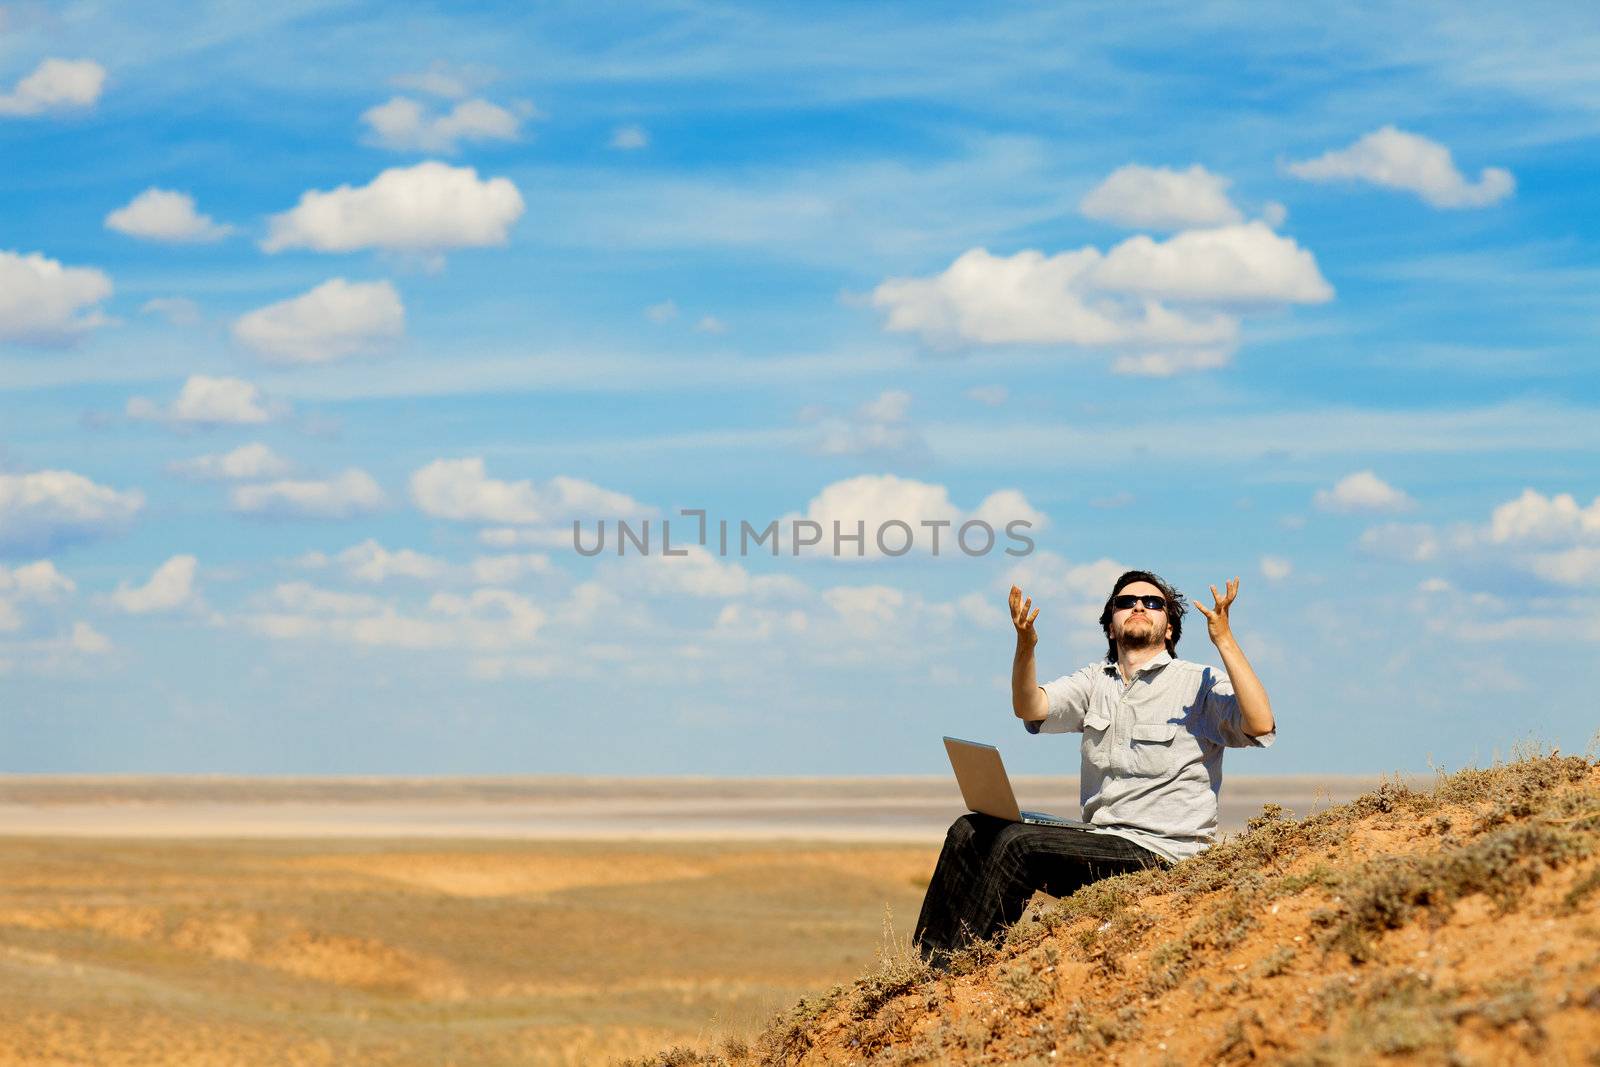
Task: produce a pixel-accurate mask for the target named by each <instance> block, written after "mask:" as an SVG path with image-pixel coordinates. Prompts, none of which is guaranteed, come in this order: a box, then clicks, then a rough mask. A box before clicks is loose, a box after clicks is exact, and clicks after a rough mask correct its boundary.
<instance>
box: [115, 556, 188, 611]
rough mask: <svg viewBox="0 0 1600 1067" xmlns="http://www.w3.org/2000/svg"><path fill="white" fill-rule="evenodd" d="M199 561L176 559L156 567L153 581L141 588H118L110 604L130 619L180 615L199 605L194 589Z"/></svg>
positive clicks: (151, 577) (123, 583) (152, 577)
mask: <svg viewBox="0 0 1600 1067" xmlns="http://www.w3.org/2000/svg"><path fill="white" fill-rule="evenodd" d="M195 567H196V560H195V558H194V557H193V556H173V557H172V558H171V559H169V560H167V561H166V562H165V563H163V564H162V565H161V566H159V567H157V568H156V570H155V573H154V574H152V575H151V576H150V580H149V581H147V582H145V584H144V585H141V586H130V585H128V583H126V582H122V583H120V584H118V586H117V589H116V592H114V593H112V594H111V602H112V603H113V604H115V605H116V606H117V607H118V608H121V609H122V610H123V611H126V612H127V613H129V614H130V615H148V614H152V613H156V612H167V611H177V610H179V609H180V608H186V607H191V606H193V605H195V604H197V603H198V597H197V595H196V592H195V588H194V572H195Z"/></svg>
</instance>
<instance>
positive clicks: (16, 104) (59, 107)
mask: <svg viewBox="0 0 1600 1067" xmlns="http://www.w3.org/2000/svg"><path fill="white" fill-rule="evenodd" d="M105 82H106V69H105V68H104V67H102V66H101V65H100V64H98V63H96V62H95V61H94V60H92V59H53V58H52V59H46V60H45V61H44V62H42V63H40V64H39V65H38V66H37V67H35V68H33V71H32V73H30V74H27V75H25V76H24V77H23V78H22V79H21V80H20V81H18V82H17V84H16V85H15V86H13V87H12V89H11V91H10V92H9V93H5V94H0V115H42V114H44V113H46V112H50V111H67V110H71V109H74V108H86V107H93V106H94V104H95V101H97V100H99V99H100V90H101V89H102V88H104V86H105Z"/></svg>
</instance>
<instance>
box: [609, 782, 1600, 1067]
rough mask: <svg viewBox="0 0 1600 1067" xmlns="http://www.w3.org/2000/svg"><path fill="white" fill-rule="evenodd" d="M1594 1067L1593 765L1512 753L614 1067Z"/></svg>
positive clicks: (1033, 913) (1257, 836) (1239, 840)
mask: <svg viewBox="0 0 1600 1067" xmlns="http://www.w3.org/2000/svg"><path fill="white" fill-rule="evenodd" d="M1090 1055H1092V1056H1093V1057H1094V1059H1095V1061H1096V1062H1104V1063H1127V1064H1137V1063H1151V1064H1173V1065H1178V1064H1192V1063H1222V1064H1239V1063H1247V1062H1252V1061H1265V1062H1274V1063H1286V1064H1295V1065H1304V1067H1334V1065H1352V1067H1354V1065H1365V1064H1369V1063H1374V1062H1410V1063H1437V1064H1450V1065H1456V1064H1463V1065H1464V1064H1496V1065H1498V1064H1519V1063H1526V1064H1534V1063H1540V1064H1543V1063H1554V1064H1600V765H1597V764H1596V763H1595V762H1594V761H1592V760H1588V759H1584V758H1581V757H1562V756H1559V755H1556V754H1550V755H1529V756H1526V757H1524V758H1520V759H1515V760H1513V761H1512V762H1510V763H1507V764H1503V765H1499V766H1495V767H1493V768H1491V769H1488V770H1480V769H1469V770H1464V771H1461V772H1458V773H1456V774H1453V775H1449V776H1440V777H1439V779H1438V781H1437V782H1436V783H1435V784H1434V786H1433V787H1432V788H1429V789H1415V788H1411V787H1408V786H1407V785H1405V784H1402V783H1401V782H1400V781H1398V780H1396V781H1392V782H1386V783H1385V784H1384V785H1383V786H1381V787H1380V788H1379V789H1377V790H1375V791H1373V792H1370V793H1367V794H1365V795H1363V796H1361V797H1359V798H1358V799H1356V800H1354V801H1352V802H1351V803H1348V804H1343V805H1340V806H1338V807H1334V808H1331V809H1329V810H1325V811H1322V812H1319V813H1316V814H1313V815H1311V816H1310V817H1309V818H1305V819H1299V820H1296V819H1292V818H1290V817H1289V813H1287V812H1285V811H1283V810H1282V809H1281V808H1279V807H1278V806H1277V805H1268V806H1267V807H1266V809H1265V810H1264V811H1263V812H1262V814H1261V816H1260V817H1259V818H1257V819H1255V820H1253V821H1252V822H1251V823H1250V825H1249V827H1248V829H1247V830H1246V832H1244V833H1243V834H1241V835H1239V836H1238V837H1236V838H1233V839H1231V840H1228V841H1224V842H1223V843H1221V844H1218V845H1216V846H1214V847H1213V848H1211V849H1210V850H1208V851H1207V852H1205V853H1203V854H1202V855H1200V856H1198V857H1196V858H1194V859H1191V860H1189V861H1187V862H1185V863H1182V864H1178V865H1176V866H1175V867H1173V868H1171V869H1169V870H1162V871H1145V872H1140V873H1137V874H1130V875H1124V876H1121V877H1117V878H1112V879H1107V880H1105V881H1103V882H1099V883H1097V884H1095V885H1092V886H1088V887H1086V888H1084V889H1083V890H1081V891H1079V892H1078V893H1076V894H1074V895H1073V896H1071V897H1069V898H1066V899H1062V900H1053V899H1051V898H1047V897H1044V896H1042V895H1040V896H1036V897H1035V899H1034V901H1033V902H1031V904H1030V907H1029V910H1028V912H1027V914H1025V915H1024V917H1023V919H1022V921H1020V922H1019V923H1017V924H1016V925H1015V926H1014V927H1012V928H1011V929H1010V930H1009V931H1007V933H1006V934H1005V935H1004V937H1003V939H1001V940H999V941H998V942H997V943H979V944H976V945H974V946H972V947H971V948H970V949H969V950H967V951H965V952H963V953H962V954H960V955H958V956H957V957H956V959H955V961H954V963H953V965H952V966H951V967H950V968H949V969H948V970H947V971H934V970H931V969H929V968H928V967H926V966H925V965H924V964H923V963H922V962H921V960H920V959H919V958H918V957H917V956H916V955H915V954H914V953H913V952H911V951H910V949H909V946H907V945H906V944H905V943H904V941H903V940H900V941H896V942H893V943H891V944H890V945H889V946H888V947H887V948H886V949H885V951H883V952H881V953H880V957H879V960H878V964H877V966H876V967H875V968H873V969H872V970H870V971H869V972H868V973H866V974H865V975H863V976H862V977H860V978H858V979H856V980H855V981H854V982H853V983H850V984H848V985H839V986H834V987H833V988H831V989H830V990H829V991H828V992H826V993H823V994H820V995H816V996H812V997H809V998H807V999H804V1000H802V1001H800V1002H799V1003H798V1004H796V1005H795V1006H794V1007H792V1008H791V1009H789V1010H788V1011H787V1012H784V1013H783V1014H781V1015H779V1016H778V1017H777V1018H775V1019H774V1021H773V1022H772V1023H771V1025H770V1026H769V1027H768V1028H767V1029H766V1030H765V1031H764V1032H763V1033H761V1034H760V1035H759V1036H758V1037H756V1038H754V1039H753V1040H744V1039H739V1038H734V1039H731V1040H726V1041H724V1042H722V1043H721V1044H720V1045H718V1046H715V1047H713V1048H709V1049H707V1048H704V1047H701V1048H693V1047H686V1046H678V1047H674V1048H672V1050H671V1051H668V1052H664V1053H660V1054H658V1055H657V1056H655V1057H654V1058H652V1059H648V1060H636V1061H633V1063H632V1067H647V1065H660V1067H691V1065H719V1067H721V1065H745V1064H802V1063H870V1064H897V1065H899V1064H923V1063H940V1064H943V1063H951V1064H966V1063H972V1064H977V1063H996V1064H998V1063H1004V1064H1053V1063H1061V1062H1073V1061H1076V1060H1078V1059H1081V1058H1083V1057H1085V1056H1090Z"/></svg>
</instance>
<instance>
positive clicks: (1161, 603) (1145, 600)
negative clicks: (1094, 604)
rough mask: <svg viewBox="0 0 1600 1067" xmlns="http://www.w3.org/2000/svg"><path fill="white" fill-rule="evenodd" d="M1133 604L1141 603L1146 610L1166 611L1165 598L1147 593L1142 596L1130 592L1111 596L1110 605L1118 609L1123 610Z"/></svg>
mask: <svg viewBox="0 0 1600 1067" xmlns="http://www.w3.org/2000/svg"><path fill="white" fill-rule="evenodd" d="M1135 604H1143V605H1144V607H1145V610H1146V611H1166V610H1167V598H1166V597H1164V596H1156V595H1155V594H1154V593H1147V594H1145V595H1144V596H1134V595H1133V594H1132V593H1123V594H1122V595H1121V596H1114V597H1112V598H1111V606H1112V607H1114V608H1116V609H1117V610H1118V611H1125V610H1127V609H1128V608H1131V607H1133V606H1134V605H1135Z"/></svg>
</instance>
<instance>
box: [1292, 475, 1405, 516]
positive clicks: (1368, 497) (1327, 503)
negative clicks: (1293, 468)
mask: <svg viewBox="0 0 1600 1067" xmlns="http://www.w3.org/2000/svg"><path fill="white" fill-rule="evenodd" d="M1312 502H1313V503H1315V504H1316V506H1317V507H1318V508H1320V509H1321V510H1323V511H1333V512H1341V513H1348V512H1355V511H1404V510H1406V509H1408V508H1411V507H1413V506H1415V503H1416V502H1415V501H1413V500H1412V499H1411V498H1410V497H1409V496H1407V495H1406V494H1405V493H1404V492H1403V491H1401V490H1399V489H1396V488H1395V487H1394V486H1392V485H1390V484H1389V483H1388V482H1386V481H1384V480H1383V479H1382V478H1379V477H1378V476H1377V475H1376V474H1374V473H1373V472H1372V471H1370V470H1366V471H1356V472H1355V473H1354V474H1347V475H1345V476H1344V477H1343V478H1340V479H1339V481H1338V482H1337V483H1335V484H1334V487H1333V488H1332V489H1318V490H1317V492H1316V495H1315V496H1314V497H1313V498H1312Z"/></svg>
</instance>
